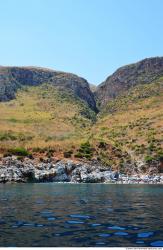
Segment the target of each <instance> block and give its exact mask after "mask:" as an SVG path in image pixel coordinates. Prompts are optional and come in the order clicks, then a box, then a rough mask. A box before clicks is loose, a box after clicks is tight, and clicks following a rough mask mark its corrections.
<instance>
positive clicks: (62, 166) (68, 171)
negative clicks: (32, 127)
mask: <svg viewBox="0 0 163 250" xmlns="http://www.w3.org/2000/svg"><path fill="white" fill-rule="evenodd" d="M7 182H15V183H19V182H22V183H23V182H67V183H116V184H145V183H146V184H163V175H162V174H160V173H157V172H154V171H153V172H149V173H145V174H142V173H141V174H140V173H139V174H122V173H120V172H118V171H112V170H111V168H110V167H106V166H101V165H100V164H98V163H97V162H95V163H91V164H90V163H84V162H73V161H70V160H67V161H65V160H60V161H55V160H51V159H48V158H47V159H44V162H40V161H38V160H37V159H29V158H25V159H24V160H23V161H22V160H18V159H17V158H16V157H14V156H12V157H5V158H2V159H1V161H0V183H7Z"/></svg>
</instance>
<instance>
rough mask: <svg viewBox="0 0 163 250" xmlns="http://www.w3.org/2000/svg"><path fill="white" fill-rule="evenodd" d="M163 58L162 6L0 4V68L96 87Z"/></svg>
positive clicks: (136, 0)
mask: <svg viewBox="0 0 163 250" xmlns="http://www.w3.org/2000/svg"><path fill="white" fill-rule="evenodd" d="M154 56H163V0H133V1H132V0H0V65H3V66H7V65H9V66H13V65H15V66H41V67H47V68H52V69H55V70H61V71H66V72H72V73H75V74H77V75H79V76H82V77H84V78H86V79H87V80H88V81H89V82H90V83H92V84H99V83H101V82H102V81H104V80H105V79H106V77H107V76H109V75H110V74H112V73H113V72H114V71H115V70H116V69H117V68H118V67H120V66H123V65H126V64H130V63H133V62H136V61H139V60H141V59H144V58H147V57H154Z"/></svg>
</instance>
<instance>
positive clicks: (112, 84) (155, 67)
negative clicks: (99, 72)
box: [95, 57, 163, 106]
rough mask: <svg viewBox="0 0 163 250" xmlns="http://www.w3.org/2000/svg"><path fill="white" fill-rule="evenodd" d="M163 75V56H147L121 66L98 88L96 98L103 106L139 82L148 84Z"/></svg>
mask: <svg viewBox="0 0 163 250" xmlns="http://www.w3.org/2000/svg"><path fill="white" fill-rule="evenodd" d="M161 76H163V57H154V58H147V59H144V60H142V61H140V62H137V63H134V64H130V65H126V66H124V67H121V68H119V69H118V70H116V71H115V73H113V74H112V75H111V76H109V77H108V78H107V79H106V80H105V81H104V82H103V83H101V84H100V85H99V86H98V88H97V90H96V93H95V94H96V98H97V100H98V102H99V104H100V105H101V106H104V105H105V104H107V103H108V101H109V100H111V99H114V98H115V97H117V96H118V95H120V94H122V93H123V92H124V91H126V90H128V89H130V88H131V87H133V86H136V85H138V84H148V83H151V82H152V81H153V80H155V79H157V78H159V77H161Z"/></svg>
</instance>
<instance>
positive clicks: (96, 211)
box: [0, 183, 163, 247]
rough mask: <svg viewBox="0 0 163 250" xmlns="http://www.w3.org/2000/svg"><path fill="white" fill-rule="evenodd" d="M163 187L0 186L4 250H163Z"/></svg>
mask: <svg viewBox="0 0 163 250" xmlns="http://www.w3.org/2000/svg"><path fill="white" fill-rule="evenodd" d="M162 222H163V187H162V186H161V185H108V184H55V183H42V184H41V183H40V184H39V183H29V184H5V185H3V184H1V185H0V246H1V247H5V246H8V247H14V246H22V247H24V246H26V247H30V246H33V247H34V246H44V247H46V246H69V247H70V246H77V247H80V246H85V247H86V246H104V247H105V246H108V247H119V246H126V247H127V246H163V223H162Z"/></svg>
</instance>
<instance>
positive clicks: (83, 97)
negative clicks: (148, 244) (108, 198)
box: [0, 57, 163, 174]
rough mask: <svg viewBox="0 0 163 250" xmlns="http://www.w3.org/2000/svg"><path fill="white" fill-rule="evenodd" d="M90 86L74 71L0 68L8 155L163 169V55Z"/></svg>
mask: <svg viewBox="0 0 163 250" xmlns="http://www.w3.org/2000/svg"><path fill="white" fill-rule="evenodd" d="M90 88H91V89H92V85H89V84H88V82H87V81H86V80H85V79H83V78H80V77H78V76H76V75H73V74H70V73H63V72H58V71H53V70H48V69H42V68H36V67H0V101H1V102H0V114H1V116H0V154H1V156H7V155H12V154H14V155H17V156H18V157H22V156H25V155H26V156H28V157H34V158H38V159H44V158H46V157H55V158H56V159H63V158H69V159H72V160H75V161H76V160H77V161H84V162H85V161H86V162H93V164H94V163H97V164H98V163H100V164H102V165H103V167H104V168H109V169H110V168H111V169H113V170H118V171H120V172H124V173H128V174H135V173H146V172H148V173H153V172H158V171H161V172H163V131H162V128H163V58H161V57H160V58H159V57H157V58H150V59H145V60H143V61H140V62H138V63H135V64H132V65H128V66H124V67H122V68H120V69H118V70H117V71H116V72H115V73H114V74H113V75H112V76H110V77H108V78H107V80H106V81H105V82H104V83H103V84H102V85H99V86H98V87H97V88H94V86H93V91H92V92H91V89H90ZM94 91H95V93H93V92H94ZM94 95H95V97H94ZM95 98H96V100H97V106H98V107H99V112H98V110H97V108H96V102H95Z"/></svg>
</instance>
